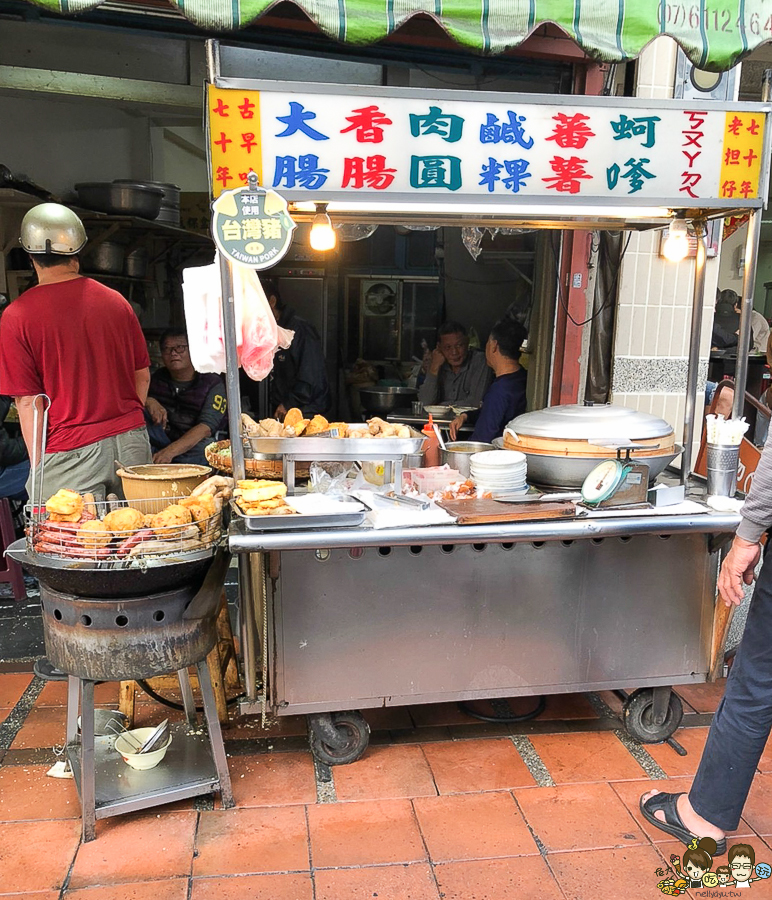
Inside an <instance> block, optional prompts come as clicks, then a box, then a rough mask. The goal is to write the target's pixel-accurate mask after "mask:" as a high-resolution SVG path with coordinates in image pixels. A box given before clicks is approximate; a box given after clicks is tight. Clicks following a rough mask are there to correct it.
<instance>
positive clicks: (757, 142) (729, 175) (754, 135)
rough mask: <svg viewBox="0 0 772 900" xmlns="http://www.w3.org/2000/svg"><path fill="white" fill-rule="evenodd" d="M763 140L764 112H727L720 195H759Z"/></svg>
mask: <svg viewBox="0 0 772 900" xmlns="http://www.w3.org/2000/svg"><path fill="white" fill-rule="evenodd" d="M763 144H764V116H763V115H760V114H758V113H738V112H728V113H726V125H725V128H724V147H723V150H722V154H721V175H720V177H719V182H718V184H719V197H721V198H722V199H724V198H726V199H730V198H731V199H735V198H736V199H742V200H750V199H752V198H753V197H758V196H759V174H760V173H761V155H762V153H761V151H762V146H763Z"/></svg>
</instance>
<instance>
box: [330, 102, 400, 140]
mask: <svg viewBox="0 0 772 900" xmlns="http://www.w3.org/2000/svg"><path fill="white" fill-rule="evenodd" d="M352 112H353V113H354V115H353V116H346V121H347V122H351V124H350V125H349V126H348V128H341V130H340V133H341V134H346V132H348V131H356V133H357V141H358V142H359V143H360V144H380V143H381V141H382V140H383V128H381V127H380V126H381V125H391V119H389V118H388V117H387V116H385V115H384V114H383V113H382V112H381V111H380V110H379V109H378V107H377V106H363V107H362V108H361V109H355V110H352Z"/></svg>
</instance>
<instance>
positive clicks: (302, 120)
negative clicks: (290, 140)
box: [276, 100, 329, 141]
mask: <svg viewBox="0 0 772 900" xmlns="http://www.w3.org/2000/svg"><path fill="white" fill-rule="evenodd" d="M289 107H290V111H289V115H287V116H276V119H277V120H278V121H279V122H284V124H285V125H286V126H287V127H286V128H285V129H284V131H282V133H281V134H277V135H276V137H291V136H292V135H293V134H295V133H296V132H298V131H302V132H303V134H305V135H306V136H307V137H310V138H311V140H313V141H329V138H328V137H327V135H326V134H322V133H321V132H319V131H316V129H314V128H312V127H311V126H310V125H307V124H306V123H307V122H310V121H311V119H315V118H316V113H315V112H311V110H310V109H304V108H303V104H302V103H296V102H295V101H294V100H293V101H290V105H289Z"/></svg>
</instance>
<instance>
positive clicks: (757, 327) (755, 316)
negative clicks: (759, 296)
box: [722, 291, 769, 353]
mask: <svg viewBox="0 0 772 900" xmlns="http://www.w3.org/2000/svg"><path fill="white" fill-rule="evenodd" d="M724 294H731V295H733V296H732V297H728V298H727V299H730V300H733V301H734V311H735V312H736V313H737V315H738V316H739V315H740V313H741V311H742V309H741V307H742V300H741V299H740V297H739V295H738V294H737V292H736V291H722V296H723V295H724ZM738 328H739V323H738ZM767 341H769V322H767V320H766V319H765V318H764V316H762V314H761V313H760V312H759V311H758V310H757V309H752V310H751V351H750V352H751V353H766V352H767Z"/></svg>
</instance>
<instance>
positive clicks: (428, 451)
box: [421, 413, 440, 468]
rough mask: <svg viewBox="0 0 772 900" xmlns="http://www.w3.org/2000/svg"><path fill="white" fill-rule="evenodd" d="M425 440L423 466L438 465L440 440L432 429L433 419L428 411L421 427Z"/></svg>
mask: <svg viewBox="0 0 772 900" xmlns="http://www.w3.org/2000/svg"><path fill="white" fill-rule="evenodd" d="M421 430H422V432H423V434H424V437H425V438H426V440H425V441H424V466H426V467H427V468H428V467H430V466H438V465H439V464H440V442H439V441H438V440H437V435H436V433H435V431H434V420H433V419H432V414H431V413H429V421H428V422H427V423H426V425H424V427H423V428H422V429H421Z"/></svg>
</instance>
